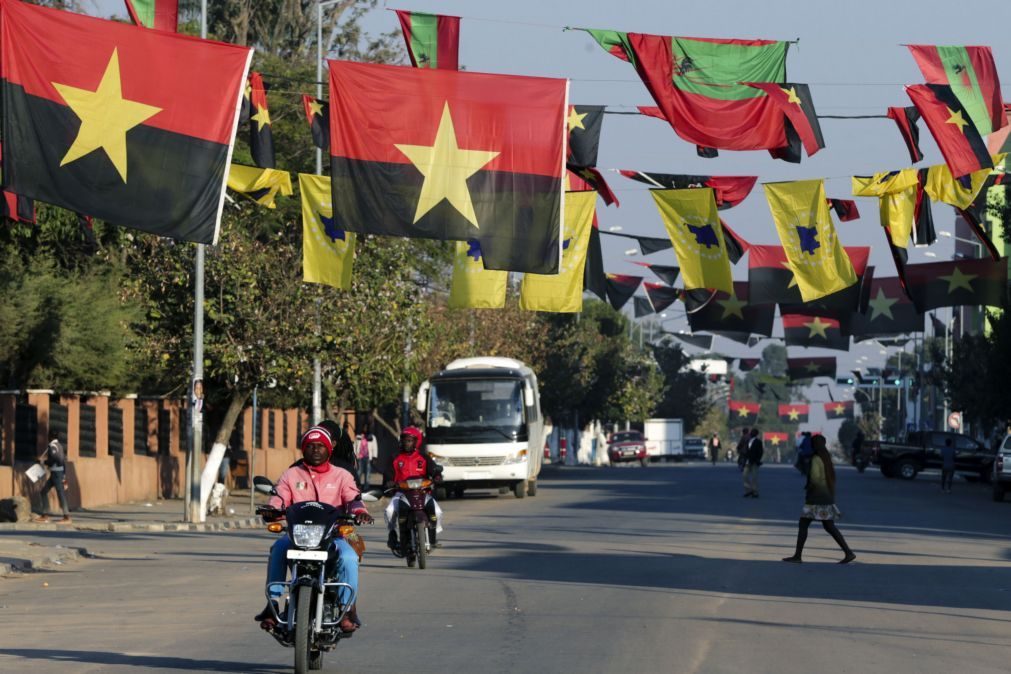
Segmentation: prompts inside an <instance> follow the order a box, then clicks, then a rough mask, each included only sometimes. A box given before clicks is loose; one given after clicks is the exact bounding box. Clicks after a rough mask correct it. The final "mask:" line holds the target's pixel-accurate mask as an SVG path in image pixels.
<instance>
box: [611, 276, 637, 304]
mask: <svg viewBox="0 0 1011 674" xmlns="http://www.w3.org/2000/svg"><path fill="white" fill-rule="evenodd" d="M640 283H642V277H641V276H629V275H627V274H608V275H607V301H608V302H610V303H611V306H612V307H614V308H615V309H621V308H622V307H623V306H625V304H626V303H627V302H628V300H629V299H630V298H631V297H632V295H634V294H635V291H636V290H638V288H639V284H640Z"/></svg>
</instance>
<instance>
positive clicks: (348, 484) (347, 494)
mask: <svg viewBox="0 0 1011 674" xmlns="http://www.w3.org/2000/svg"><path fill="white" fill-rule="evenodd" d="M320 468H322V469H323V470H313V469H312V468H310V467H309V466H307V465H305V464H304V463H302V462H301V461H299V462H298V463H296V464H295V465H294V466H292V467H291V468H289V469H288V470H286V471H284V473H282V474H281V478H280V479H279V480H278V481H277V484H276V485H275V486H274V487H275V489H276V490H277V495H276V496H271V497H270V505H271V507H273V508H278V509H280V510H283V509H285V508H287V507H288V506H290V505H291V504H292V503H301V502H302V501H319V502H320V503H327V504H329V505H332V506H334V507H336V508H344V511H345V512H346V513H348V514H349V515H355V514H357V513H367V512H368V510H366V509H365V504H364V503H362V501H361V496H362V495H361V492H359V491H358V486H357V485H356V484H355V478H354V477H353V476H352V475H351V473H349V472H348V471H346V470H344V469H343V468H338V467H337V466H334V465H332V464H330V463H325V464H323V466H320Z"/></svg>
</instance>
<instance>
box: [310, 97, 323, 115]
mask: <svg viewBox="0 0 1011 674" xmlns="http://www.w3.org/2000/svg"><path fill="white" fill-rule="evenodd" d="M309 114H311V115H313V116H315V115H319V116H320V117H322V116H323V104H322V103H320V102H319V101H318V100H316V99H315V98H314V99H312V102H311V103H309Z"/></svg>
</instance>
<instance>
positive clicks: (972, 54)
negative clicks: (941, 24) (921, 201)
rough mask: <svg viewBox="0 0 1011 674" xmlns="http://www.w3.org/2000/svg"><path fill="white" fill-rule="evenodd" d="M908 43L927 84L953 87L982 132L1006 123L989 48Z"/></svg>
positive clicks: (987, 133)
mask: <svg viewBox="0 0 1011 674" xmlns="http://www.w3.org/2000/svg"><path fill="white" fill-rule="evenodd" d="M906 46H907V47H909V51H910V53H912V55H913V58H914V59H916V65H918V66H919V67H920V72H922V73H923V78H924V79H925V80H926V81H927V83H928V84H935V85H947V86H948V87H950V88H951V90H952V92H953V94H954V95H955V97H956V98H957V99H958V101H959V102H960V103H961V105H962V107H963V108H964V109H965V110H966V112H967V114H968V117H967V118H966V119H967V121H970V122H971V123H972V124H973V125H974V126H975V127H976V128H977V129H978V130H979V133H980V134H981V135H984V136H986V135H989V134H991V133H993V132H994V131H996V130H997V129H999V128H1001V127H1003V126H1006V125H1007V115H1006V113H1005V111H1004V101H1003V98H1002V97H1001V93H1000V78H999V77H998V76H997V66H996V65H994V61H993V53H992V52H991V51H990V48H989V47H964V46H936V45H916V44H911V45H906ZM956 177H957V176H956Z"/></svg>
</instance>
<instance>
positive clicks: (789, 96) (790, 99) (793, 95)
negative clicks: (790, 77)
mask: <svg viewBox="0 0 1011 674" xmlns="http://www.w3.org/2000/svg"><path fill="white" fill-rule="evenodd" d="M780 89H783V88H782V87H780ZM783 93H784V94H786V102H787V103H796V104H797V105H800V96H798V95H797V88H796V87H790V88H789V89H783Z"/></svg>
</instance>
